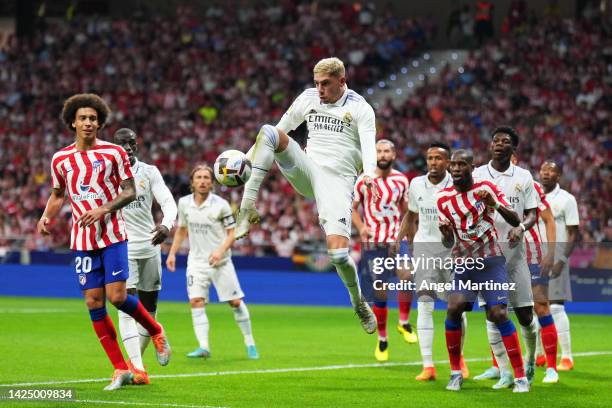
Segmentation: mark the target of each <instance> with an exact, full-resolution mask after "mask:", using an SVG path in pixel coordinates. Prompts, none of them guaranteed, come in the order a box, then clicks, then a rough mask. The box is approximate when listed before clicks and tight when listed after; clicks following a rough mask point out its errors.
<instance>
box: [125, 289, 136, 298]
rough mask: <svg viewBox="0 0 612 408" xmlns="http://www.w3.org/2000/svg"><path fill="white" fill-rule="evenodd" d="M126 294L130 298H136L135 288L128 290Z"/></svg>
mask: <svg viewBox="0 0 612 408" xmlns="http://www.w3.org/2000/svg"><path fill="white" fill-rule="evenodd" d="M127 293H128V294H129V295H132V296H136V288H128V289H127Z"/></svg>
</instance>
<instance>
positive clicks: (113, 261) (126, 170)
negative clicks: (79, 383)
mask: <svg viewBox="0 0 612 408" xmlns="http://www.w3.org/2000/svg"><path fill="white" fill-rule="evenodd" d="M109 113H110V109H109V108H108V105H107V104H106V103H105V102H104V101H103V100H102V98H100V97H99V96H97V95H94V94H79V95H74V96H72V97H70V98H68V99H67V100H66V102H65V103H64V108H63V110H62V115H61V117H62V119H63V121H64V123H65V124H66V127H68V129H70V130H72V131H74V132H75V142H74V143H72V144H71V145H69V146H67V147H65V148H63V149H61V150H59V151H58V152H57V153H55V154H54V155H53V158H52V160H51V177H52V182H53V185H52V191H51V196H50V197H49V200H48V201H47V205H46V208H45V211H44V213H43V215H42V217H41V218H40V221H38V225H37V229H38V232H40V233H41V234H43V235H48V234H49V230H48V229H47V225H48V224H49V222H50V220H51V219H52V218H54V217H55V216H57V214H58V213H59V211H60V209H61V208H62V205H63V203H64V195H65V192H66V190H68V197H69V199H70V204H71V207H72V229H71V234H70V242H71V244H70V247H71V249H72V250H73V251H75V271H76V273H77V276H78V280H79V284H80V288H81V290H82V291H83V296H84V297H85V301H86V303H87V308H88V309H89V314H90V317H91V320H92V321H93V326H94V329H95V331H96V334H97V335H98V338H99V339H100V343H101V344H102V347H103V348H104V351H105V352H106V354H107V356H108V358H109V360H110V361H111V363H112V364H113V366H114V367H115V372H114V374H113V380H112V382H111V383H110V384H109V385H108V386H107V387H105V388H104V389H105V390H116V389H118V388H120V387H121V386H123V385H125V384H129V383H131V382H132V379H133V374H132V373H131V372H130V370H129V368H128V366H127V364H126V362H125V360H124V358H123V355H122V353H121V349H120V348H119V344H118V343H117V333H116V331H115V326H114V325H113V321H112V320H111V318H110V316H109V315H108V314H107V312H106V307H105V297H106V298H107V299H108V300H109V301H110V302H111V303H112V304H113V305H114V306H115V307H117V308H118V309H119V310H121V311H123V312H125V313H127V314H129V315H130V316H132V317H133V318H134V319H136V321H137V322H138V323H140V324H141V325H142V326H143V327H144V328H146V329H147V331H148V332H149V333H151V336H152V340H153V343H154V345H155V349H156V352H157V359H158V361H159V363H160V364H161V365H166V364H168V361H169V358H170V353H171V351H170V346H169V344H168V341H167V339H166V336H165V335H164V331H163V328H162V326H161V325H160V324H158V323H157V322H156V321H155V319H153V318H152V317H151V315H150V314H149V313H148V312H147V310H146V309H145V308H144V306H143V305H142V304H141V303H140V301H139V300H138V298H136V297H135V296H132V295H128V294H127V291H126V284H125V281H126V279H127V278H128V253H127V233H126V227H125V221H124V219H123V215H122V213H121V208H123V207H125V206H126V205H127V204H129V203H130V202H132V201H133V200H134V198H135V197H136V187H135V185H134V178H133V175H132V169H131V167H130V162H129V158H128V156H127V154H126V152H125V150H123V148H122V147H120V146H117V145H115V144H112V143H109V142H105V141H102V140H99V139H98V138H97V136H98V131H99V130H100V129H102V128H103V127H104V125H105V124H106V119H107V118H108V116H109Z"/></svg>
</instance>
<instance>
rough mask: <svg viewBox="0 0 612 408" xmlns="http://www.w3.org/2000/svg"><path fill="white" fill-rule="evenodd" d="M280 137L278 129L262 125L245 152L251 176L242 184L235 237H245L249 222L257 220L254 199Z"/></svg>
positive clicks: (270, 165) (272, 161)
mask: <svg viewBox="0 0 612 408" xmlns="http://www.w3.org/2000/svg"><path fill="white" fill-rule="evenodd" d="M285 137H286V136H285ZM280 138H281V136H280V133H279V131H278V129H276V128H275V127H274V126H271V125H263V126H262V128H261V130H260V131H259V133H258V134H257V139H256V140H255V145H254V146H253V147H252V148H251V150H249V152H248V153H247V156H248V157H249V158H250V160H251V165H252V167H253V170H252V172H251V177H250V178H249V180H248V181H247V182H246V184H245V185H244V194H243V196H242V201H241V202H240V210H239V211H238V216H237V219H236V239H240V238H243V237H245V236H246V235H247V234H248V233H249V228H250V226H251V224H255V223H257V222H259V214H258V213H257V210H256V209H255V201H256V200H257V195H258V194H259V188H260V187H261V183H262V182H263V180H264V178H265V177H266V174H268V171H269V170H270V168H271V167H272V163H274V152H275V151H276V150H278V149H279V147H280V146H281V140H280Z"/></svg>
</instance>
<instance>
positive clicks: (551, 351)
mask: <svg viewBox="0 0 612 408" xmlns="http://www.w3.org/2000/svg"><path fill="white" fill-rule="evenodd" d="M540 334H541V336H542V345H543V346H544V352H545V353H546V366H547V367H548V368H554V369H555V370H556V369H557V342H558V336H557V327H556V326H555V325H554V324H551V325H548V326H546V327H542V330H541V331H540Z"/></svg>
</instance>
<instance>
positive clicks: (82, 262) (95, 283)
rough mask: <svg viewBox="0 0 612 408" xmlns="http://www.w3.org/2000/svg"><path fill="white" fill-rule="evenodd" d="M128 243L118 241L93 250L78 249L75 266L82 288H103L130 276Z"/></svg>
mask: <svg viewBox="0 0 612 408" xmlns="http://www.w3.org/2000/svg"><path fill="white" fill-rule="evenodd" d="M127 248H128V243H127V241H122V242H118V243H116V244H112V245H109V246H107V247H106V248H102V249H96V250H93V251H76V252H75V255H74V268H75V272H76V274H77V277H78V279H79V288H80V289H81V290H86V289H95V288H103V287H104V285H107V284H109V283H113V282H118V281H125V280H127V278H128V276H129V267H128V250H127Z"/></svg>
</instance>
